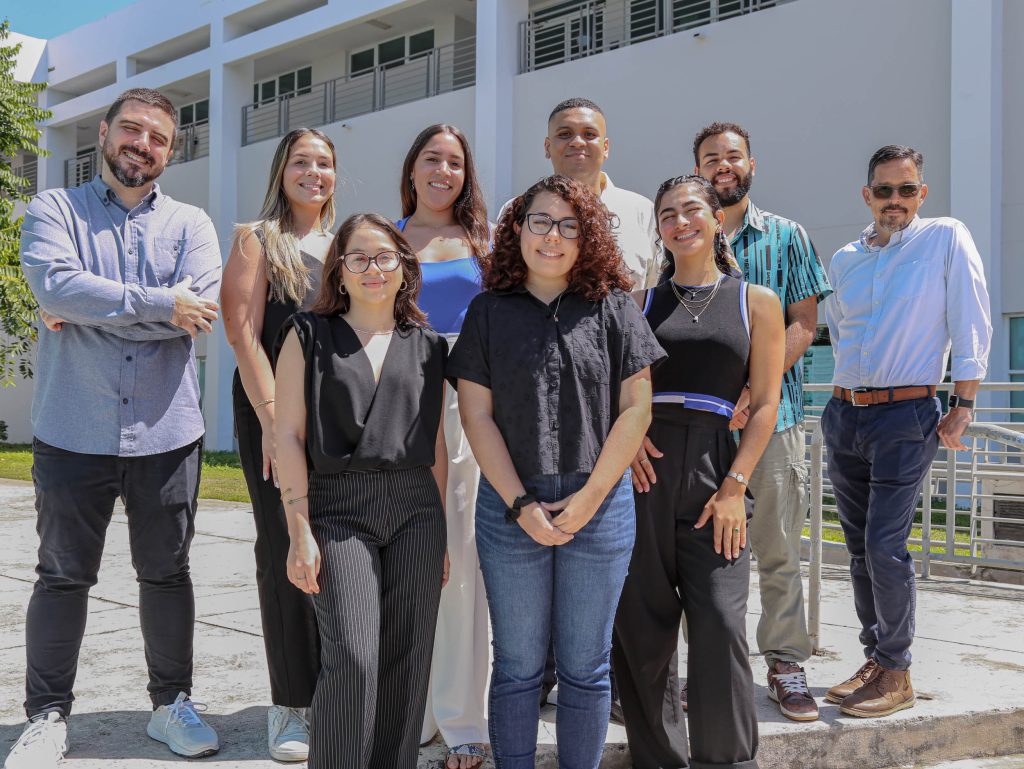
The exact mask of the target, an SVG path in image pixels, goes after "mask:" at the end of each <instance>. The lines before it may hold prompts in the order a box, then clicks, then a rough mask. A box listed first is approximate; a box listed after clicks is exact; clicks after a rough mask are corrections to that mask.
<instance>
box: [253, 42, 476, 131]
mask: <svg viewBox="0 0 1024 769" xmlns="http://www.w3.org/2000/svg"><path fill="white" fill-rule="evenodd" d="M475 83H476V38H475V37H467V38H464V39H462V40H457V41H455V42H454V43H449V44H448V45H443V46H440V47H438V48H434V49H432V50H430V51H425V52H423V53H419V54H416V55H414V56H407V57H406V58H404V59H401V60H398V61H393V62H388V63H387V64H382V65H379V66H376V67H374V68H372V69H368V70H365V71H363V72H360V73H358V74H354V75H345V76H343V77H339V78H335V79H334V80H328V81H326V82H324V83H316V84H314V85H312V86H309V87H308V88H305V89H303V91H302V92H301V93H296V94H289V95H287V96H283V97H280V98H278V99H277V100H276V101H273V102H270V103H266V104H249V105H247V106H245V107H243V108H242V145H243V146H244V145H246V144H252V143H253V142H258V141H262V140H264V139H273V138H275V137H278V136H284V135H285V134H286V133H288V132H289V131H291V130H292V129H295V128H301V127H303V126H318V125H327V124H328V123H334V122H336V121H338V120H345V119H347V118H351V117H355V116H357V115H363V114H366V113H368V112H377V111H379V110H382V109H387V108H388V107H394V106H396V105H399V104H405V103H406V102H411V101H417V100H419V99H426V98H429V97H431V96H437V95H438V94H442V93H448V92H449V91H457V90H459V89H460V88H467V87H469V86H471V85H474V84H475Z"/></svg>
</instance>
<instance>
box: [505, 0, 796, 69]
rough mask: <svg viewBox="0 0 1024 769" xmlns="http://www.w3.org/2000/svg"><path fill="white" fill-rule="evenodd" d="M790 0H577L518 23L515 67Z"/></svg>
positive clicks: (553, 61)
mask: <svg viewBox="0 0 1024 769" xmlns="http://www.w3.org/2000/svg"><path fill="white" fill-rule="evenodd" d="M791 1H792V0H704V2H696V3H695V2H693V0H579V2H578V3H576V4H573V5H569V6H568V7H566V6H567V5H568V4H567V3H564V2H563V3H558V4H556V5H553V6H549V7H547V8H539V9H536V10H533V11H531V12H530V15H529V18H528V19H527V20H526V21H522V22H520V23H519V72H520V74H521V73H523V72H531V71H533V70H537V69H542V68H544V67H550V66H553V65H556V64H562V63H564V62H567V61H573V60H575V59H581V58H584V57H586V56H593V55H595V54H598V53H604V52H606V51H612V50H615V49H616V48H623V47H625V46H627V45H633V44H635V43H640V42H643V41H645V40H653V39H655V38H658V37H663V36H665V35H671V34H674V33H676V32H682V31H684V30H688V29H695V28H697V27H702V26H705V25H707V24H712V23H715V22H718V21H722V20H724V19H729V18H733V17H735V16H742V15H745V14H748V13H754V12H755V11H761V10H764V9H766V8H772V7H774V6H776V5H781V4H783V3H787V2H791Z"/></svg>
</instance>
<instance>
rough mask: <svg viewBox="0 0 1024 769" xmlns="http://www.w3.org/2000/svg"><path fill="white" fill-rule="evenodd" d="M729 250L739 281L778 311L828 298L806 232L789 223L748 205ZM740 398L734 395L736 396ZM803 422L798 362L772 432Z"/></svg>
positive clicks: (785, 382)
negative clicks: (775, 301)
mask: <svg viewBox="0 0 1024 769" xmlns="http://www.w3.org/2000/svg"><path fill="white" fill-rule="evenodd" d="M732 250H733V253H734V254H735V255H736V261H737V262H738V263H739V265H740V270H742V271H743V276H744V277H745V278H746V279H747V280H749V281H750V282H751V283H756V284H757V285H759V286H767V287H768V288H770V289H771V290H772V291H774V292H775V293H776V294H778V296H779V299H781V300H782V309H783V312H785V309H786V307H787V306H788V305H791V304H795V303H796V302H799V301H800V300H802V299H807V298H808V297H811V296H813V297H815V298H816V299H817V300H818V301H819V302H820V301H822V300H823V299H824V298H825V297H827V296H828V295H829V294H831V293H832V286H831V285H830V284H829V281H828V278H827V277H826V275H825V268H824V267H822V266H821V260H820V259H818V255H817V253H815V251H814V244H812V243H811V239H810V237H808V235H807V232H806V231H805V230H804V228H803V227H801V226H800V225H799V224H797V223H796V222H794V221H793V220H791V219H786V218H784V217H782V216H779V215H777V214H772V213H769V212H768V211H762V210H761V209H759V208H758V207H757V206H755V205H754V204H753V202H751V203H749V204H748V205H747V211H746V213H745V214H744V215H743V226H742V227H741V228H740V230H739V231H738V232H737V233H736V235H735V237H733V239H732ZM738 394H739V393H737V395H738ZM803 421H804V368H803V361H800V360H798V361H797V362H796V364H794V365H793V367H792V368H790V369H789V370H788V371H784V372H783V374H782V397H781V399H780V401H779V416H778V419H777V421H776V423H775V432H777V433H780V432H782V431H783V430H788V429H789V428H791V427H793V425H798V424H801V423H802V422H803Z"/></svg>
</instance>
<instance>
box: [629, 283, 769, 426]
mask: <svg viewBox="0 0 1024 769" xmlns="http://www.w3.org/2000/svg"><path fill="white" fill-rule="evenodd" d="M644 315H646V316H647V322H648V323H650V325H651V328H652V329H653V330H654V335H655V336H656V337H657V339H658V342H659V343H660V344H661V346H662V347H664V348H665V352H667V353H668V357H667V358H664V359H662V361H661V362H660V363H658V364H657V365H655V367H654V369H653V370H652V371H651V379H652V385H653V388H654V403H655V404H676V405H678V406H684V407H685V408H690V409H697V410H700V411H708V412H711V413H714V414H721V415H722V416H724V417H729V418H731V417H732V412H733V407H734V405H735V401H736V398H737V397H739V394H740V392H742V390H743V386H744V385H745V384H746V383H747V371H748V366H749V362H750V319H749V314H748V310H747V283H746V281H743V280H740V279H738V278H734V277H732V276H729V275H724V276H722V282H721V285H720V286H719V288H718V292H717V293H716V294H715V298H714V299H712V300H711V303H710V304H709V305H707V307H706V308H705V309H704V310H703V311H699V312H698V315H699V318H700V319H699V321H696V322H695V321H694V318H693V315H691V314H690V313H689V312H687V310H686V308H685V307H683V306H682V304H680V302H679V300H678V299H677V298H676V295H675V292H674V291H673V290H672V286H671V285H669V281H668V280H665V281H663V282H662V283H660V284H659V285H658V286H657V287H655V288H652V289H649V290H648V291H647V296H646V298H645V302H644Z"/></svg>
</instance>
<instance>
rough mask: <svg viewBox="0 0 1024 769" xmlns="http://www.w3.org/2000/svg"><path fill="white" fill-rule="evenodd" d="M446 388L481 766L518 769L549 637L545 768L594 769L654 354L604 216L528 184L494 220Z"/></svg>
mask: <svg viewBox="0 0 1024 769" xmlns="http://www.w3.org/2000/svg"><path fill="white" fill-rule="evenodd" d="M482 262H483V264H482V269H483V285H484V288H485V289H486V290H485V292H484V293H482V294H480V295H479V296H477V297H476V298H475V299H474V300H473V301H472V302H471V303H470V306H469V310H468V312H467V314H466V319H465V322H464V323H463V326H462V333H461V335H460V336H459V340H458V342H456V343H455V347H454V348H453V351H452V356H451V359H450V361H449V364H450V365H449V369H448V376H449V378H450V379H452V380H457V381H458V387H459V404H460V409H461V411H462V422H463V425H464V426H465V429H466V435H467V436H468V437H469V442H470V445H471V446H472V448H473V453H474V455H475V456H476V458H477V461H478V462H479V464H480V469H481V471H482V473H483V478H481V480H480V490H479V493H478V496H477V506H476V539H477V549H478V551H479V554H480V567H481V570H482V571H483V575H484V585H485V587H486V590H487V603H488V607H489V609H490V616H491V626H492V629H493V638H494V664H493V670H492V676H491V690H490V710H489V730H490V738H491V750H492V752H493V754H494V759H495V762H496V764H497V766H498V767H501V768H503V769H520V768H522V769H527V768H529V769H532V768H533V766H534V758H535V754H536V749H537V720H538V716H539V710H540V694H541V683H542V680H543V675H544V663H545V659H546V657H547V651H548V642H549V639H551V638H553V640H554V649H555V657H556V660H557V664H556V667H557V671H558V682H559V683H558V689H559V692H558V722H557V727H556V729H557V737H558V752H559V763H560V764H561V765H562V766H565V767H572V769H596V767H597V766H598V764H599V763H600V761H601V754H602V752H603V749H604V740H605V734H606V732H607V728H608V713H609V706H610V702H611V697H610V693H611V688H610V685H609V680H608V671H609V663H608V655H609V648H610V645H611V629H612V619H613V617H614V615H615V606H616V604H617V603H618V599H619V591H620V590H621V589H622V581H623V579H624V578H625V576H626V567H627V565H628V563H629V554H630V552H631V550H632V547H633V535H634V512H633V494H632V488H631V486H630V480H629V472H628V467H629V461H630V459H631V458H632V457H633V455H634V454H635V453H636V450H637V448H638V447H639V446H640V441H641V439H642V437H643V434H644V432H645V431H646V429H647V425H648V423H649V420H650V384H649V367H650V365H651V364H652V363H653V362H654V361H656V360H658V359H659V358H661V357H662V355H663V352H662V350H661V348H660V347H659V346H658V344H657V342H656V341H655V340H654V337H653V334H651V331H650V328H648V326H647V324H646V323H645V322H644V319H643V318H642V316H641V315H640V312H639V310H638V308H637V306H636V304H635V303H634V302H633V300H632V299H631V298H630V297H629V294H627V293H626V289H628V287H629V285H630V282H629V278H628V277H627V274H626V271H625V269H624V268H623V266H622V260H621V258H620V256H619V253H618V250H617V249H616V246H615V239H614V237H613V235H612V229H611V215H610V214H609V213H608V211H607V209H605V207H604V206H603V205H602V204H601V202H600V200H599V199H598V198H597V197H596V196H595V195H594V194H593V192H591V191H590V190H588V189H586V188H585V187H584V186H583V185H581V184H580V183H579V182H576V181H573V180H572V179H569V178H568V177H564V176H552V177H549V178H547V179H544V180H542V181H540V182H538V183H537V184H535V185H534V186H533V187H531V188H530V189H529V190H527V191H526V193H525V194H523V195H522V196H520V197H518V198H516V199H515V200H514V201H513V202H512V203H511V204H510V205H509V206H508V207H507V209H506V211H505V215H504V216H503V217H502V219H501V221H500V222H499V224H498V228H497V230H496V232H495V238H494V251H493V252H492V253H491V254H489V255H488V256H487V257H486V258H485V259H484V260H482Z"/></svg>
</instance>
